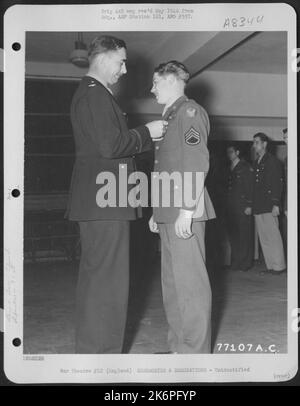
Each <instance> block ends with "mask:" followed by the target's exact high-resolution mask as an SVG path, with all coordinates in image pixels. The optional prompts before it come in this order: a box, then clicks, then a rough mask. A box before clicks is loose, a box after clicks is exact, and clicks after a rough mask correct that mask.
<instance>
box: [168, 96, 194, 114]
mask: <svg viewBox="0 0 300 406" xmlns="http://www.w3.org/2000/svg"><path fill="white" fill-rule="evenodd" d="M185 101H188V97H187V96H186V95H182V96H180V97H179V98H178V99H177V100H175V101H174V102H173V103H172V104H170V105H169V106H167V105H166V106H165V108H164V111H163V113H162V116H163V117H166V118H167V117H168V116H169V114H168V113H169V112H171V111H173V112H175V111H176V110H177V109H178V107H180V106H181V104H182V103H183V102H185Z"/></svg>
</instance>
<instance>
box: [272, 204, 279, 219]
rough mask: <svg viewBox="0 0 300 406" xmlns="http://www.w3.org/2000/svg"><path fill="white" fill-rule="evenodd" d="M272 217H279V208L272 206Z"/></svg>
mask: <svg viewBox="0 0 300 406" xmlns="http://www.w3.org/2000/svg"><path fill="white" fill-rule="evenodd" d="M272 216H274V217H277V216H279V207H278V206H273V209H272Z"/></svg>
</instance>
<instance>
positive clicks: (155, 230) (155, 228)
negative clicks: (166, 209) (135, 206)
mask: <svg viewBox="0 0 300 406" xmlns="http://www.w3.org/2000/svg"><path fill="white" fill-rule="evenodd" d="M149 228H150V231H152V233H158V232H159V230H158V226H157V223H155V221H154V220H153V216H151V218H150V220H149Z"/></svg>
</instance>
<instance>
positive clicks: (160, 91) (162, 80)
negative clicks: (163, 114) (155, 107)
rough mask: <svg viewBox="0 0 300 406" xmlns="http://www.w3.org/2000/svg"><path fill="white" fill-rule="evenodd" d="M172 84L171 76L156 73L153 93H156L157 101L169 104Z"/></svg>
mask: <svg viewBox="0 0 300 406" xmlns="http://www.w3.org/2000/svg"><path fill="white" fill-rule="evenodd" d="M171 86H172V85H171V81H170V76H164V75H159V74H158V73H154V75H153V85H152V89H151V93H153V94H154V95H155V97H156V100H157V103H159V104H167V102H168V100H169V98H170V91H171Z"/></svg>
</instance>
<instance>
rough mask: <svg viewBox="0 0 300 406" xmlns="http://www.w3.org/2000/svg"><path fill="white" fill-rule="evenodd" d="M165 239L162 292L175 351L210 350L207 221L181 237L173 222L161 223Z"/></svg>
mask: <svg viewBox="0 0 300 406" xmlns="http://www.w3.org/2000/svg"><path fill="white" fill-rule="evenodd" d="M159 231H160V236H161V242H162V292H163V302H164V308H165V312H166V317H167V321H168V324H169V331H168V343H169V347H170V350H171V351H172V352H178V353H191V354H197V353H199V354H200V353H210V351H211V288H210V283H209V279H208V275H207V271H206V266H205V244H204V237H205V222H194V223H193V224H192V231H193V233H194V235H193V236H192V237H191V238H189V239H187V240H184V239H180V238H178V237H177V236H176V234H175V228H174V224H159Z"/></svg>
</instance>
